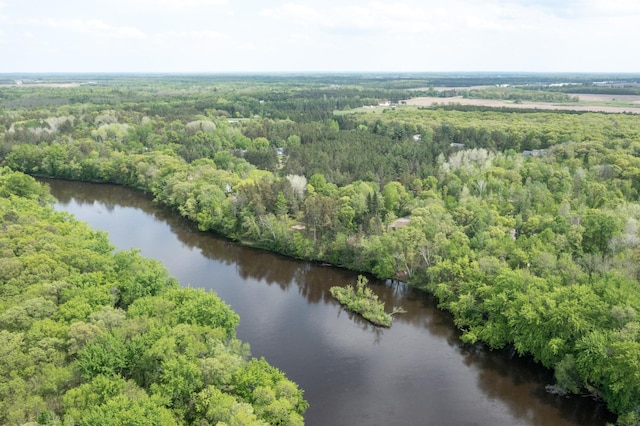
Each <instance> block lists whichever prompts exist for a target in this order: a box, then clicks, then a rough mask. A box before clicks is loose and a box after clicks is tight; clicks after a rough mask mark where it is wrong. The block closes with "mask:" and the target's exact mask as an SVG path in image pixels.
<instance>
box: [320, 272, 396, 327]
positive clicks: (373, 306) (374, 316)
mask: <svg viewBox="0 0 640 426" xmlns="http://www.w3.org/2000/svg"><path fill="white" fill-rule="evenodd" d="M368 283H369V280H368V279H367V278H366V277H365V276H363V275H359V276H358V282H357V283H356V288H355V289H354V288H353V286H352V285H348V286H346V287H340V286H333V287H331V288H330V289H329V292H330V293H331V296H333V297H334V298H335V299H336V300H337V301H338V302H340V304H341V305H343V306H345V307H346V308H347V309H348V310H350V311H352V312H355V313H357V314H360V315H361V316H362V317H363V318H364V319H366V320H367V321H369V322H371V323H372V324H374V325H377V326H381V327H391V317H392V316H393V315H394V314H396V313H402V312H405V311H404V309H402V308H398V307H394V308H393V312H392V313H390V314H388V313H386V312H385V311H384V302H381V301H379V300H378V295H376V294H375V293H374V292H373V290H371V289H370V288H369V287H367V284H368Z"/></svg>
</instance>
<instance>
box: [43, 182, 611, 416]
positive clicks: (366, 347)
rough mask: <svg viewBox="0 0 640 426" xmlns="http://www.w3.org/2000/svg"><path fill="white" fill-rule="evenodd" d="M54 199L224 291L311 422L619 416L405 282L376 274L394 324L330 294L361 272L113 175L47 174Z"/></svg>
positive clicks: (122, 243)
mask: <svg viewBox="0 0 640 426" xmlns="http://www.w3.org/2000/svg"><path fill="white" fill-rule="evenodd" d="M46 182H47V183H49V184H50V186H51V192H52V194H53V195H54V196H55V197H56V198H57V200H58V202H57V204H56V206H55V207H56V209H58V210H64V211H68V212H70V213H73V214H74V215H75V216H76V217H77V218H79V219H80V220H83V221H86V222H88V223H89V224H90V225H91V226H93V227H94V228H97V229H102V230H105V231H107V232H108V233H109V236H110V240H111V242H112V244H113V245H115V246H116V247H118V248H119V249H129V248H134V247H135V248H140V250H141V253H142V254H143V255H144V256H146V257H150V258H154V259H157V260H159V261H161V262H163V263H164V264H165V265H166V267H167V268H168V269H169V272H170V273H171V274H172V275H174V276H175V277H176V278H177V279H178V280H179V281H180V282H181V283H182V285H185V286H186V285H190V286H192V287H200V288H205V289H209V290H213V291H215V292H216V293H217V294H218V295H219V296H220V297H221V298H222V299H223V300H224V301H225V302H227V303H228V304H230V305H231V307H232V308H233V309H234V310H235V311H236V312H237V313H238V314H239V315H240V318H241V321H240V326H239V327H238V330H237V335H238V337H239V338H240V339H242V340H243V341H245V342H248V343H250V345H251V352H252V355H253V356H255V357H260V356H264V357H265V358H266V359H267V360H268V361H269V363H271V364H272V365H274V366H276V367H278V368H280V369H281V370H283V371H284V372H285V373H286V374H287V376H288V377H289V378H290V379H292V380H294V381H295V382H297V383H298V384H299V385H300V387H301V388H303V389H304V390H305V397H306V399H307V400H308V401H309V403H310V408H309V410H308V411H307V413H306V416H305V419H306V424H308V425H326V424H331V425H351V426H352V425H367V426H370V425H417V424H421V425H583V426H589V425H591V426H596V425H598V426H600V425H604V424H605V423H606V422H613V421H615V417H614V416H612V415H611V414H610V413H609V412H607V411H606V409H605V408H604V407H603V406H602V405H600V404H598V403H596V402H594V401H592V400H590V399H587V398H580V397H575V398H565V397H561V396H557V395H552V394H549V393H547V392H545V385H547V384H550V383H552V382H553V377H552V375H551V374H550V373H549V372H548V371H547V370H545V369H542V368H540V367H538V366H536V365H535V364H533V363H532V362H531V361H530V360H528V359H522V358H518V357H517V356H514V355H512V354H511V353H509V352H508V351H496V352H489V351H487V350H485V349H484V348H483V347H482V346H474V347H468V346H465V345H463V344H461V343H460V341H459V340H458V335H459V333H458V332H457V330H456V329H455V327H454V325H453V322H452V320H451V317H450V315H448V314H447V313H445V312H442V311H440V310H438V309H437V308H436V305H437V303H436V301H435V300H434V299H433V298H432V297H430V296H429V295H427V294H425V293H423V292H420V291H417V290H415V289H412V288H411V287H408V286H407V285H405V284H403V283H399V282H391V281H388V282H376V281H373V280H372V281H371V283H372V285H373V286H374V287H373V289H374V291H375V292H376V293H377V294H378V295H379V298H380V300H382V301H384V302H385V306H386V307H387V310H390V309H391V308H392V307H393V306H401V307H403V308H404V309H405V310H406V311H407V312H406V313H404V314H401V315H396V316H394V323H393V325H392V326H391V328H389V329H381V328H376V327H373V326H372V325H370V324H369V323H368V322H366V321H364V320H362V319H361V318H359V317H357V316H354V315H353V314H351V313H349V312H347V311H345V310H344V309H342V308H341V307H340V305H339V304H338V303H337V302H336V301H334V300H333V299H332V298H331V296H330V295H329V288H330V287H331V286H333V285H345V284H353V283H355V281H356V278H357V274H355V273H353V272H350V271H345V270H341V269H337V268H332V267H324V266H320V265H316V264H312V263H308V262H300V261H294V260H291V259H288V258H284V257H281V256H277V255H274V254H271V253H268V252H264V251H260V250H255V249H251V248H246V247H242V246H240V245H238V244H235V243H233V242H230V241H227V240H224V239H221V238H217V237H215V236H213V235H211V234H209V233H202V232H199V231H198V230H197V228H196V227H195V226H194V225H193V224H191V223H188V222H187V221H186V220H184V219H182V218H181V217H179V216H178V215H177V214H175V213H173V212H171V211H168V210H167V209H165V208H162V207H161V206H158V205H156V204H154V203H153V202H152V201H151V200H149V198H148V197H146V196H145V195H144V194H142V193H139V192H136V191H133V190H130V189H127V188H123V187H119V186H113V185H100V184H88V183H78V182H68V181H52V180H47V181H46Z"/></svg>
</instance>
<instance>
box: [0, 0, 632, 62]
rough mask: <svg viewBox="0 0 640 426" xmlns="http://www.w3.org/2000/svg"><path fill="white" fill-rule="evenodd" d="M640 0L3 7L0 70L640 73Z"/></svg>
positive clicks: (37, 3) (91, 1)
mask: <svg viewBox="0 0 640 426" xmlns="http://www.w3.org/2000/svg"><path fill="white" fill-rule="evenodd" d="M639 28H640V0H438V1H435V0H399V1H370V0H309V1H303V0H298V1H296V0H294V1H282V0H263V1H258V0H108V1H106V0H101V1H97V0H51V1H43V0H0V72H276V71H286V72H303V71H407V72H413V71H540V72H556V71H566V72H640V53H639V52H638V41H640V33H639V32H638V29H639Z"/></svg>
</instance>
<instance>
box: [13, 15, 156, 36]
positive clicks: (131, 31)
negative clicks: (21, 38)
mask: <svg viewBox="0 0 640 426" xmlns="http://www.w3.org/2000/svg"><path fill="white" fill-rule="evenodd" d="M23 22H24V23H27V24H31V25H33V26H37V27H46V28H51V29H55V30H60V31H67V32H74V33H81V34H88V35H93V36H100V37H107V38H119V39H144V38H146V34H145V33H144V32H143V31H141V30H140V29H138V28H135V27H131V26H114V25H109V24H107V23H105V22H103V21H101V20H100V19H86V20H85V19H52V18H47V19H28V20H25V21H23Z"/></svg>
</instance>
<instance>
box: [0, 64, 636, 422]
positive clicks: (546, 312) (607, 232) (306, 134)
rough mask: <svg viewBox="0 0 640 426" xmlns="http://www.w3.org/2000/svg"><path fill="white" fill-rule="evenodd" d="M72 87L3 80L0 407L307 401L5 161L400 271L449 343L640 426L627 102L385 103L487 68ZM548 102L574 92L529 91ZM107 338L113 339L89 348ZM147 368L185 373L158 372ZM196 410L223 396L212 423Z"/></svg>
mask: <svg viewBox="0 0 640 426" xmlns="http://www.w3.org/2000/svg"><path fill="white" fill-rule="evenodd" d="M57 78H58V79H60V78H61V77H59V76H58V77H57ZM69 78H72V77H69ZM483 78H484V79H485V80H483ZM492 78H494V77H492ZM532 78H533V77H531V76H512V79H513V80H506V81H505V79H504V78H502V79H501V80H500V82H501V83H502V82H506V83H513V84H516V83H524V82H526V81H530V80H531V79H532ZM536 78H537V80H536V81H541V80H543V81H544V82H545V84H548V83H550V82H553V81H554V80H552V77H551V76H547V75H545V76H539V77H536ZM563 78H569V77H567V76H563ZM625 78H628V76H626V77H625ZM526 79H529V80H526ZM76 80H77V82H78V83H77V84H73V85H71V87H69V85H67V84H65V85H60V86H56V83H61V82H63V83H68V82H67V81H66V80H55V81H54V83H52V85H50V86H43V85H41V84H34V85H32V86H30V85H29V84H22V85H20V86H17V85H6V86H1V87H0V107H1V109H0V161H1V162H2V165H3V166H4V167H5V169H3V172H2V173H3V174H2V181H1V182H2V183H3V185H4V189H3V191H5V193H6V194H9V195H7V196H6V197H4V198H6V199H4V198H3V200H2V202H3V203H4V204H3V206H4V207H3V215H4V216H3V218H2V229H3V231H4V233H3V234H2V237H3V238H5V239H7V240H6V242H5V243H3V244H4V245H3V254H2V257H1V258H0V261H1V262H3V267H2V268H1V270H2V277H1V286H2V287H1V288H2V292H3V297H2V301H3V305H2V309H1V310H0V323H1V324H0V325H1V327H2V328H1V330H2V331H1V332H0V333H2V334H1V335H2V336H3V339H4V340H6V342H7V343H5V344H4V345H2V347H3V348H13V349H4V350H6V351H8V352H5V353H6V354H7V355H3V358H7V357H9V358H12V357H15V358H16V361H15V362H17V363H25V364H24V365H28V366H29V367H28V368H26V367H23V368H22V369H17V368H15V367H6V369H5V370H3V372H2V375H1V377H2V382H1V383H2V387H0V390H1V389H5V392H7V391H6V389H8V387H11V388H13V389H15V388H14V385H9V384H10V383H13V381H16V383H21V386H22V387H21V388H19V389H23V391H22V392H23V393H22V394H21V395H22V396H19V397H18V396H16V395H18V394H17V393H16V391H15V390H14V391H13V393H12V395H14V397H11V398H8V399H7V398H0V399H1V400H2V401H3V402H2V404H5V406H6V407H7V408H5V407H2V409H1V410H0V412H7V413H10V415H12V416H16V417H12V419H13V418H15V419H16V421H18V422H19V421H24V420H25V419H26V420H34V418H33V417H29V416H32V415H33V413H37V414H38V417H37V419H36V420H38V421H40V420H42V421H43V422H44V423H43V424H47V423H46V421H47V419H49V417H47V416H59V415H60V413H65V415H66V414H68V415H69V416H71V417H73V419H82V422H83V423H85V422H86V423H89V424H94V423H93V422H96V424H98V422H99V419H104V418H106V417H105V416H107V415H113V416H117V415H120V414H122V415H125V413H113V412H111V413H110V412H109V408H110V407H113V406H114V405H113V404H115V402H113V399H114V398H119V397H121V395H122V394H125V393H130V394H131V395H135V398H131V404H132V405H131V412H130V413H129V414H128V415H132V416H133V415H138V414H140V413H145V412H147V413H149V412H152V411H149V410H156V411H153V412H154V413H155V412H157V413H158V414H157V415H158V416H159V417H158V418H160V416H169V417H171V418H172V419H174V421H175V422H186V423H188V424H215V423H216V421H224V422H227V423H228V424H237V423H233V422H238V421H240V420H237V419H236V420H233V421H231V417H226V418H223V417H216V416H223V415H226V416H235V415H237V416H240V415H242V416H249V417H251V419H252V421H255V422H257V424H258V423H259V422H265V421H266V422H271V421H272V419H273V417H270V416H277V415H282V416H284V417H286V418H287V421H288V422H290V424H297V422H301V421H302V417H301V416H302V414H303V412H304V408H305V402H304V400H303V399H302V394H301V392H300V391H299V390H297V388H296V387H295V385H293V384H292V383H290V382H288V381H287V380H286V379H285V378H284V377H283V376H282V375H281V373H280V372H278V371H277V370H274V369H273V368H272V367H271V368H270V367H268V364H266V362H265V361H264V360H248V358H247V353H246V350H245V349H244V346H243V345H242V344H240V343H239V342H237V341H236V340H235V339H234V336H233V328H234V325H235V321H236V320H234V319H233V318H234V317H233V314H232V313H230V312H229V311H228V308H227V307H225V306H224V305H223V304H221V302H220V301H218V300H217V299H215V297H214V296H212V295H207V294H202V293H199V292H195V291H186V290H185V291H179V290H177V289H176V287H177V284H176V283H174V282H172V281H171V279H170V278H168V277H167V276H166V273H165V272H163V271H160V270H159V267H158V266H157V265H153V264H152V263H149V262H147V261H143V260H142V259H138V258H136V259H137V260H136V262H135V265H138V264H139V265H144V266H142V267H141V269H142V270H139V269H138V267H137V266H135V265H134V264H133V263H131V262H129V263H127V262H128V261H127V260H126V259H128V257H125V256H124V255H121V254H118V253H116V254H111V251H110V248H109V246H108V242H107V240H106V237H105V236H104V235H101V234H100V233H94V232H93V231H90V230H88V229H86V228H84V227H83V226H82V225H81V224H78V223H76V222H74V221H73V220H72V219H71V218H68V217H64V215H62V216H61V215H59V214H54V213H53V212H52V211H51V210H50V209H49V208H48V207H47V206H46V202H47V201H46V200H47V195H46V193H45V192H44V190H43V189H41V188H39V187H38V188H36V187H35V186H34V184H33V183H32V181H30V180H28V178H27V177H25V176H24V175H21V174H19V173H18V174H16V173H13V172H14V171H16V172H23V173H26V174H29V175H33V176H46V177H52V178H59V179H72V180H82V181H91V182H110V183H116V184H122V185H127V186H130V187H133V188H137V189H139V190H142V191H145V192H147V193H149V194H151V195H152V196H153V197H154V199H155V200H156V201H157V202H159V203H162V204H164V205H167V206H169V207H171V208H173V209H175V210H176V211H178V212H179V213H180V214H181V215H182V216H184V217H185V218H187V219H189V220H191V221H194V222H195V223H197V225H198V227H199V228H200V229H201V230H203V231H209V232H214V233H216V234H219V235H222V236H225V237H228V238H231V239H234V240H237V241H240V242H242V243H244V244H248V245H252V246H256V247H260V248H263V249H266V250H271V251H274V252H278V253H282V254H285V255H288V256H292V257H295V258H299V259H306V260H311V261H318V262H327V263H330V264H333V265H336V266H341V267H346V268H349V269H352V270H354V271H358V272H362V273H368V274H372V275H374V276H376V277H378V278H393V279H399V280H403V281H406V282H408V283H410V284H411V285H413V286H415V287H417V288H420V289H424V290H425V291H428V292H431V293H433V294H434V295H435V296H436V297H437V298H438V300H439V302H440V307H441V308H442V309H446V310H448V311H449V312H451V314H452V315H453V317H454V320H455V324H456V326H457V327H458V328H459V329H460V330H461V331H462V333H463V334H462V339H463V341H464V342H465V343H467V344H469V345H474V344H483V345H486V346H488V347H489V348H491V349H502V348H509V349H512V350H513V351H515V353H517V354H519V355H521V356H530V357H533V358H534V359H535V360H536V361H538V362H539V363H540V364H542V365H544V366H545V367H548V368H550V369H552V370H553V371H554V372H555V378H556V383H555V386H554V391H555V392H558V393H577V394H583V395H585V396H589V397H593V398H596V399H601V400H603V401H605V402H606V404H607V406H608V408H609V409H610V410H611V411H613V412H614V413H616V414H617V415H618V423H619V424H620V425H637V424H640V318H638V312H639V311H640V282H639V279H640V264H639V262H638V260H639V259H640V235H639V234H638V231H639V226H640V192H639V191H640V115H637V114H605V113H595V112H576V111H536V110H528V109H527V110H504V109H492V108H488V107H486V108H485V107H473V108H462V107H461V108H457V107H447V108H445V107H439V106H437V105H436V106H433V107H411V106H407V105H404V104H403V100H406V99H409V98H411V97H412V96H416V95H417V94H420V93H423V92H428V91H430V90H433V87H439V86H440V85H442V86H448V85H451V84H455V85H457V86H462V87H470V86H471V85H475V84H479V83H480V84H482V83H483V82H484V83H485V84H494V80H491V79H489V78H488V77H486V76H482V75H474V76H473V78H471V77H470V78H468V79H462V80H460V79H458V80H456V79H454V78H453V77H452V76H422V75H420V76H412V75H407V76H396V75H383V76H373V75H371V76H368V75H364V76H358V75H351V76H349V75H347V76H328V75H317V76H316V75H308V76H270V77H269V76H264V77H263V78H262V77H260V76H247V77H243V76H233V75H230V76H142V75H140V76H136V75H133V76H97V77H96V76H76ZM587 80H588V77H587V76H580V78H579V79H577V81H579V82H580V83H583V82H584V81H587ZM587 88H588V86H586V85H585V86H584V87H583V90H587ZM508 90H510V89H500V90H497V89H487V90H484V91H482V96H489V97H492V96H493V97H496V98H500V99H511V98H509V96H511V94H510V92H509V93H508ZM527 90H529V91H530V88H529V89H527V88H526V87H514V88H513V96H516V97H518V96H525V94H526V93H525V92H527ZM594 90H595V88H594ZM597 90H598V91H605V90H606V88H602V87H600V86H598V87H597ZM611 90H614V91H615V90H619V88H618V87H613V88H612V89H611ZM474 96H480V94H475V95H474ZM526 96H529V98H531V97H534V95H526ZM567 97H568V98H567ZM559 98H560V99H562V100H565V101H566V100H567V99H569V100H570V102H574V101H573V100H571V98H570V95H569V94H565V93H560V91H554V90H552V89H551V88H549V89H548V90H547V89H546V88H545V89H542V90H538V91H536V92H535V99H540V100H544V99H549V100H555V99H559ZM370 105H375V106H378V107H376V108H370V110H367V111H363V110H362V108H361V107H363V106H370ZM379 105H384V106H379ZM3 195H4V194H3ZM9 203H15V204H9ZM45 235H46V237H45ZM14 236H15V238H16V239H15V240H13V238H14ZM48 240H51V241H49V242H47V241H48ZM47 243H48V244H54V245H61V246H62V247H64V249H63V250H59V251H58V252H57V253H59V254H54V253H53V251H51V250H49V251H48V250H46V246H47ZM72 244H73V246H72ZM75 244H79V245H78V246H76V245H75ZM12 247H13V248H12ZM18 247H19V249H18ZM50 252H51V253H50ZM86 253H91V256H88V255H86ZM131 255H134V256H135V254H131V253H128V254H127V256H131ZM22 256H26V258H24V259H23V258H22ZM31 256H36V259H40V260H34V259H29V257H31ZM52 256H53V257H52ZM56 256H57V258H56ZM90 259H91V260H90ZM94 259H95V260H94ZM4 265H6V266H4ZM45 265H46V266H45ZM63 265H67V266H63ZM66 274H75V275H68V276H67V275H66ZM89 277H91V278H89ZM116 282H117V283H116ZM27 283H29V284H27ZM89 283H91V284H90V285H89ZM114 289H115V290H114ZM69 303H71V305H69V306H68V307H66V308H65V305H67V304H69ZM74 304H75V305H74ZM191 304H195V305H198V304H201V305H200V306H203V305H206V306H210V305H211V306H215V309H213V310H212V311H213V312H217V313H216V314H211V313H210V312H209V310H207V312H209V314H211V315H214V316H215V318H212V317H205V318H202V319H196V318H199V317H198V315H199V314H201V313H202V309H200V308H196V307H193V306H192V307H188V306H189V305H191ZM209 314H208V315H209ZM194 316H195V318H194ZM105 317H109V318H110V319H106V318H105ZM158 317H159V318H158ZM78 324H79V325H78ZM107 324H108V325H107ZM34 327H35V328H34ZM36 330H37V331H36ZM32 333H33V334H35V336H32ZM78 335H81V337H80V336H78ZM44 336H46V337H44ZM52 336H54V337H52ZM72 336H73V337H72ZM212 336H215V337H212ZM43 339H44V340H46V342H43ZM47 339H58V340H56V342H52V341H50V340H47ZM72 339H75V340H72ZM185 340H187V341H188V343H186V342H185ZM107 344H109V345H115V346H116V347H118V348H121V350H122V352H121V353H118V354H116V355H114V357H113V359H111V357H107V358H109V359H105V358H101V356H104V354H102V355H101V352H100V351H103V350H104V347H105V345H107ZM191 345H195V346H196V347H197V348H198V349H197V350H195V349H193V348H192V347H191ZM164 348H170V350H165V349H164ZM38 351H44V353H45V354H46V353H49V352H47V351H51V352H50V353H51V354H55V356H53V355H51V356H42V357H40V358H38V357H37V356H36V355H35V353H36V352H38ZM131 351H139V352H144V353H146V351H149V352H150V353H149V355H148V356H147V355H145V357H143V359H145V362H148V363H149V365H147V366H139V365H135V366H134V365H131V357H130V354H131ZM38 353H39V352H38ZM160 353H162V354H163V356H164V355H166V354H167V353H169V354H170V355H168V356H167V358H163V357H160V355H159V354H160ZM218 355H220V356H222V357H223V359H221V360H218V358H216V357H217V356H218ZM209 359H213V360H215V361H207V360H209ZM38 360H40V361H38ZM45 360H46V362H45ZM51 360H53V361H51ZM97 360H101V361H97ZM94 362H96V363H97V364H94ZM228 363H231V365H233V368H230V371H231V372H232V373H229V374H228V375H227V373H228V370H227V367H226V366H227V365H229V364H228ZM160 364H162V365H165V364H166V368H164V369H163V371H168V369H169V368H174V369H183V370H184V369H189V371H181V372H179V373H176V374H177V376H179V377H184V376H182V374H186V375H189V374H192V375H194V377H197V380H186V381H185V380H183V381H180V380H177V379H176V380H174V379H173V377H174V375H172V374H166V375H163V374H160V375H159V374H158V373H157V370H154V368H157V365H160ZM145 368H146V369H145ZM18 370H20V371H27V372H28V373H25V374H29V375H30V376H29V377H16V371H18ZM43 371H47V372H49V371H52V372H55V374H53V377H57V379H55V381H54V383H50V381H51V380H53V379H47V380H49V382H47V383H46V384H45V382H46V381H44V379H43V377H44V376H43ZM223 372H224V374H223ZM220 374H222V376H223V377H219V376H218V375H220ZM51 376H52V375H49V374H47V376H46V377H47V378H48V377H51ZM29 380H31V381H33V380H36V381H37V380H39V382H38V383H39V384H38V386H36V387H33V388H31V387H28V386H27V385H26V383H27V382H28V381H29ZM252 380H253V381H252ZM256 380H257V381H258V382H256ZM40 382H42V384H40ZM29 383H31V382H29ZM194 383H196V384H197V385H198V386H197V387H195V388H194V387H193V386H194ZM16 386H17V385H16ZM80 388H82V389H83V391H82V393H81V391H79V390H78V389H80ZM84 389H86V390H87V391H86V392H85V391H84ZM107 389H110V390H111V392H112V393H109V391H108V390H107ZM116 389H117V391H116ZM87 392H88V393H87ZM5 394H6V393H5ZM85 394H88V395H93V396H91V398H94V399H92V400H91V401H89V400H88V399H86V398H89V397H86V398H85V397H84V396H81V395H85ZM83 398H85V399H83ZM214 400H216V401H217V400H223V401H225V402H224V404H222V403H220V404H222V405H223V406H225V407H227V408H228V410H227V411H226V412H225V413H217V412H215V413H214V411H215V410H214V409H213V408H212V407H214V405H215V406H216V407H220V406H221V405H219V404H214V403H212V402H211V401H214ZM94 401H98V402H97V403H94ZM90 405H91V407H89V406H90ZM96 407H97V408H96ZM100 410H101V411H100ZM109 413H110V414H109ZM8 415H9V414H8ZM20 416H22V417H20ZM208 416H209V417H208ZM7 421H8V422H11V421H9V420H7ZM120 421H121V422H124V423H126V420H120ZM204 421H207V422H209V423H203V422H204ZM199 422H200V423H199ZM281 424H285V423H281ZM286 424H289V423H286Z"/></svg>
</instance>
